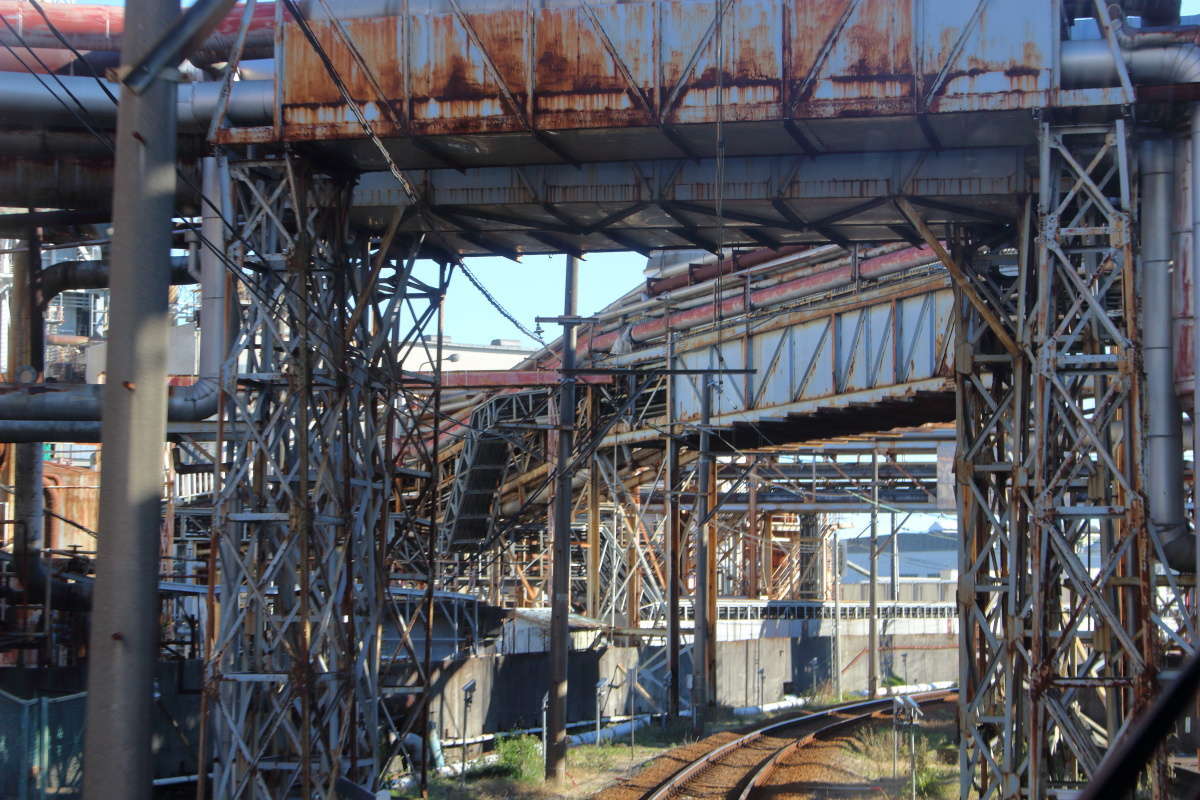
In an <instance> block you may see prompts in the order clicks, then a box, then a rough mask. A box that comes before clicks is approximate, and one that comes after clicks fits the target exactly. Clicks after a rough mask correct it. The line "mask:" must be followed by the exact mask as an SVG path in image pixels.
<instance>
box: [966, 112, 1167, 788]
mask: <svg viewBox="0 0 1200 800" xmlns="http://www.w3.org/2000/svg"><path fill="white" fill-rule="evenodd" d="M1128 136H1129V133H1128V131H1127V128H1126V125H1125V123H1124V121H1123V120H1117V121H1115V122H1112V123H1109V124H1103V125H1096V126H1072V127H1058V126H1054V125H1050V124H1043V126H1042V131H1041V140H1040V159H1039V164H1040V176H1039V177H1040V189H1039V193H1038V199H1037V212H1036V217H1035V216H1034V213H1033V210H1032V207H1027V209H1026V212H1025V216H1024V219H1023V221H1022V225H1021V230H1020V234H1019V241H1018V259H1017V261H1018V263H1017V270H1016V275H1015V276H1012V275H1007V276H1006V275H1003V274H1001V273H998V272H996V271H994V270H993V271H991V272H989V273H987V274H984V273H982V272H975V273H972V274H971V281H972V283H971V285H970V286H969V287H967V288H965V289H962V290H960V293H959V294H960V299H959V303H958V313H959V314H960V316H961V317H962V319H963V324H960V325H959V326H958V330H959V338H958V353H957V371H958V388H959V400H958V402H959V414H958V420H959V421H958V426H959V454H958V465H957V467H958V490H959V514H960V529H961V531H962V536H963V546H962V548H961V563H960V586H959V603H960V619H961V636H962V648H961V653H960V685H961V695H960V704H961V708H960V726H961V733H962V749H961V751H960V768H961V776H962V777H961V781H962V784H961V791H962V796H963V797H966V796H967V793H968V791H970V790H971V789H972V783H974V789H975V790H976V791H977V792H978V796H979V797H981V798H988V797H1005V798H1009V797H1014V798H1015V797H1020V796H1026V797H1045V796H1048V795H1051V794H1053V793H1054V792H1056V791H1059V790H1069V789H1074V788H1078V787H1079V786H1080V785H1082V783H1084V782H1086V781H1087V780H1088V778H1089V776H1091V775H1092V774H1093V773H1094V772H1095V770H1096V768H1097V766H1098V764H1099V762H1100V760H1101V758H1102V757H1103V755H1104V753H1105V751H1106V750H1107V749H1108V748H1109V747H1110V746H1111V745H1112V743H1113V742H1114V741H1115V740H1116V738H1117V737H1118V736H1119V735H1120V734H1121V731H1122V724H1123V723H1124V721H1125V720H1127V719H1130V718H1132V717H1133V716H1136V715H1137V714H1138V713H1139V712H1140V711H1141V710H1143V709H1144V708H1145V707H1146V705H1147V704H1148V702H1149V701H1150V699H1151V698H1152V696H1153V693H1154V691H1155V685H1156V679H1157V671H1158V669H1159V666H1160V663H1159V662H1160V659H1161V654H1162V652H1163V650H1164V649H1165V646H1166V644H1167V641H1168V640H1171V641H1174V642H1175V643H1177V644H1178V643H1181V642H1183V641H1184V640H1183V636H1184V635H1187V634H1186V626H1187V625H1188V624H1189V623H1188V622H1186V620H1184V619H1183V617H1184V614H1182V613H1181V612H1182V610H1183V608H1184V606H1183V594H1182V589H1181V587H1180V586H1179V584H1178V581H1177V580H1176V579H1175V578H1174V577H1173V576H1171V575H1170V573H1169V571H1165V572H1164V571H1163V570H1161V569H1158V568H1157V567H1156V563H1155V562H1156V560H1161V558H1162V542H1161V541H1159V539H1158V535H1157V533H1156V532H1155V531H1153V530H1152V529H1151V528H1150V526H1148V525H1147V520H1146V513H1145V508H1144V505H1145V500H1144V486H1143V484H1144V469H1143V465H1142V461H1141V452H1142V447H1143V442H1144V431H1143V416H1142V408H1141V406H1142V402H1143V399H1142V392H1143V385H1142V383H1143V382H1142V371H1141V361H1140V342H1139V339H1138V330H1139V325H1138V322H1139V318H1138V303H1137V298H1136V296H1135V285H1136V284H1135V271H1134V255H1133V246H1134V231H1135V209H1136V204H1135V199H1136V198H1135V197H1134V193H1133V192H1134V190H1133V188H1132V187H1133V186H1134V181H1133V168H1132V162H1131V159H1130V153H1129V148H1128ZM964 255H965V254H964ZM970 291H974V292H976V296H977V297H983V298H985V304H986V305H985V307H986V308H989V309H991V311H992V312H994V314H993V318H992V321H991V322H988V321H986V320H985V319H984V315H983V314H981V313H980V310H979V309H980V307H979V306H978V305H972V303H970V302H968V301H967V294H968V292H970ZM996 320H998V321H999V324H1001V325H1003V326H1004V328H1005V330H1006V332H1007V333H1008V334H1009V336H1010V338H1011V340H1013V341H1015V342H1016V344H1017V346H1018V349H1017V352H1015V353H1014V352H1010V351H1006V350H1005V348H1003V347H1002V346H1001V342H1002V341H1003V336H1001V335H999V334H998V332H997V330H996ZM1159 573H1162V575H1161V577H1160V575H1159ZM1147 783H1148V785H1149V787H1150V789H1151V792H1152V794H1153V795H1154V796H1156V797H1158V796H1163V793H1164V791H1165V785H1164V783H1165V772H1164V763H1163V760H1162V758H1161V757H1159V758H1156V759H1155V760H1154V761H1153V764H1152V766H1151V768H1150V769H1149V770H1148V775H1147Z"/></svg>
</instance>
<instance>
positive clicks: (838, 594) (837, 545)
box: [833, 533, 842, 702]
mask: <svg viewBox="0 0 1200 800" xmlns="http://www.w3.org/2000/svg"><path fill="white" fill-rule="evenodd" d="M833 695H834V697H836V698H837V699H838V702H841V699H842V543H841V542H839V541H838V540H837V533H834V535H833Z"/></svg>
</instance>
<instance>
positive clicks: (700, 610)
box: [692, 376, 715, 733]
mask: <svg viewBox="0 0 1200 800" xmlns="http://www.w3.org/2000/svg"><path fill="white" fill-rule="evenodd" d="M701 381H702V383H703V387H704V388H703V389H701V393H700V460H699V463H698V465H697V469H698V470H699V472H698V475H697V487H696V505H695V509H694V512H693V514H692V518H693V521H694V523H695V526H696V568H695V575H696V591H695V593H694V595H693V598H694V599H693V603H692V607H693V617H694V622H693V628H692V727H693V728H694V729H695V730H696V732H697V733H700V732H703V730H704V716H705V709H706V707H707V706H708V700H709V686H708V681H709V677H710V676H709V674H708V665H709V655H708V651H709V648H711V647H714V646H715V643H714V642H712V641H710V640H709V630H710V626H711V624H712V621H711V620H710V619H709V618H708V617H709V614H708V611H709V599H710V598H709V595H710V594H711V593H712V591H713V589H714V588H715V587H713V586H711V585H710V584H709V575H710V572H709V569H708V562H709V552H708V551H709V541H708V530H709V525H708V522H707V519H706V518H707V517H708V486H709V480H710V477H711V476H710V474H709V472H710V469H711V466H712V452H711V450H710V440H709V432H708V426H709V422H710V419H711V417H712V386H711V385H710V383H709V381H708V378H707V376H703V377H702V378H701Z"/></svg>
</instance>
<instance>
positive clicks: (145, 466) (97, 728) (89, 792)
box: [83, 0, 179, 800]
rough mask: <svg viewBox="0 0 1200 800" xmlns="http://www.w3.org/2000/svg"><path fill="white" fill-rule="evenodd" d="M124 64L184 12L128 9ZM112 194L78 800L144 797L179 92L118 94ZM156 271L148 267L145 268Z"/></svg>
mask: <svg viewBox="0 0 1200 800" xmlns="http://www.w3.org/2000/svg"><path fill="white" fill-rule="evenodd" d="M125 8H126V12H127V19H126V28H125V44H124V48H123V50H122V53H121V62H122V64H123V65H124V66H129V65H132V64H134V63H136V62H137V60H138V59H139V58H140V57H141V56H142V55H143V54H144V53H145V52H146V51H147V50H148V48H150V47H151V46H152V45H153V44H154V42H155V41H156V40H157V39H158V38H159V36H161V35H162V34H163V33H165V32H166V31H167V30H168V29H169V28H170V26H171V24H172V23H173V22H174V21H175V19H176V17H177V16H178V14H179V3H178V2H173V1H172V0H167V1H166V2H163V0H128V2H127V3H126V6H125ZM117 114H118V116H117V135H116V168H115V174H114V186H113V242H112V255H111V264H112V278H111V281H110V289H111V291H112V294H111V298H112V299H111V306H110V312H109V320H110V324H109V333H108V364H107V373H108V379H107V382H106V383H105V385H104V391H103V426H102V437H103V446H104V465H103V470H102V475H101V481H100V531H101V536H100V541H99V554H98V557H97V559H96V584H95V591H94V595H93V606H92V619H91V640H90V643H89V647H88V696H87V721H88V724H87V732H86V734H85V736H86V738H85V744H84V770H83V775H84V778H83V779H84V796H85V797H88V798H93V800H99V798H108V797H122V798H130V800H136V799H137V798H147V800H148V798H150V796H151V794H152V786H151V781H152V778H153V764H152V751H151V734H152V730H153V724H152V721H153V717H152V713H153V708H154V666H155V663H156V661H157V658H158V633H159V631H158V615H159V603H158V567H159V528H160V526H161V524H162V509H161V498H162V480H163V478H162V443H163V440H164V438H165V435H166V423H167V395H166V391H165V387H166V383H167V333H168V328H169V326H170V319H169V316H168V313H167V309H168V294H169V291H170V274H171V270H170V257H171V233H172V231H171V228H172V225H171V217H172V215H173V214H174V211H175V143H176V137H175V122H176V118H175V84H174V83H173V82H172V81H169V80H157V81H153V82H152V83H151V84H150V85H149V86H148V87H147V88H146V89H145V91H144V92H143V93H142V94H140V95H138V94H135V93H134V92H132V91H131V90H129V89H128V88H123V89H122V91H121V102H120V106H119V108H118V112H117ZM148 260H149V262H150V263H151V264H152V265H153V268H152V269H146V268H145V267H146V264H147V261H148Z"/></svg>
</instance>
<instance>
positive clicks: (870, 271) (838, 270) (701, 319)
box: [551, 247, 937, 358]
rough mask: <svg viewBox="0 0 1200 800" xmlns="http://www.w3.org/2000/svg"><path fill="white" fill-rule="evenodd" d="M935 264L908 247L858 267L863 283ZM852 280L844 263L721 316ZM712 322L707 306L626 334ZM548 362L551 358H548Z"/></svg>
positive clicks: (637, 336) (923, 250) (740, 300)
mask: <svg viewBox="0 0 1200 800" xmlns="http://www.w3.org/2000/svg"><path fill="white" fill-rule="evenodd" d="M936 260H937V259H936V257H935V256H934V255H933V251H932V250H930V249H929V248H928V247H920V248H917V247H910V248H907V249H904V250H897V251H895V252H893V253H887V254H885V255H881V256H875V257H874V258H867V259H864V260H862V261H861V262H859V265H858V270H859V277H860V278H865V279H873V278H881V277H884V276H886V275H892V274H895V273H897V272H903V271H904V270H906V269H912V268H913V267H917V266H920V265H922V264H929V263H933V262H934V261H936ZM853 279H854V274H853V266H852V265H850V264H849V263H844V264H842V266H838V267H835V268H833V269H826V270H824V271H821V272H816V273H814V274H811V275H806V276H804V277H802V278H796V279H795V280H791V281H786V282H784V283H780V284H778V285H776V286H771V287H768V288H765V289H759V290H757V291H754V292H750V294H749V298H748V299H749V307H747V296H746V295H738V296H737V297H731V298H729V299H727V300H725V301H723V302H722V303H721V307H720V316H722V317H729V316H734V315H737V314H741V313H744V312H746V311H748V310H751V309H754V308H759V307H762V306H764V305H770V304H771V303H778V302H781V301H782V300H785V299H789V298H792V297H801V296H803V295H806V294H816V293H817V292H822V291H826V290H828V289H833V288H836V287H838V286H845V285H847V284H848V283H849V282H850V281H852V280H853ZM712 318H713V304H712V303H709V304H707V305H703V306H698V307H697V308H691V309H688V310H686V311H679V312H677V313H674V314H671V315H669V316H662V317H657V318H655V319H651V320H647V321H646V322H642V323H640V324H637V325H634V326H633V327H632V328H631V329H630V330H629V335H630V337H631V338H632V340H633V341H634V342H646V341H649V340H650V339H653V338H655V337H658V336H664V335H666V333H667V331H668V330H674V331H679V330H684V331H686V330H687V329H688V328H691V327H693V326H696V325H702V324H704V323H706V322H709V321H711V320H712ZM621 333H622V332H621V331H612V332H610V333H604V334H600V335H599V336H589V337H584V338H581V340H580V342H579V352H580V354H583V353H587V352H597V351H603V350H607V349H608V348H610V347H611V346H612V344H613V342H615V341H616V340H617V338H618V337H620V335H621ZM551 358H554V357H553V356H551Z"/></svg>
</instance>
